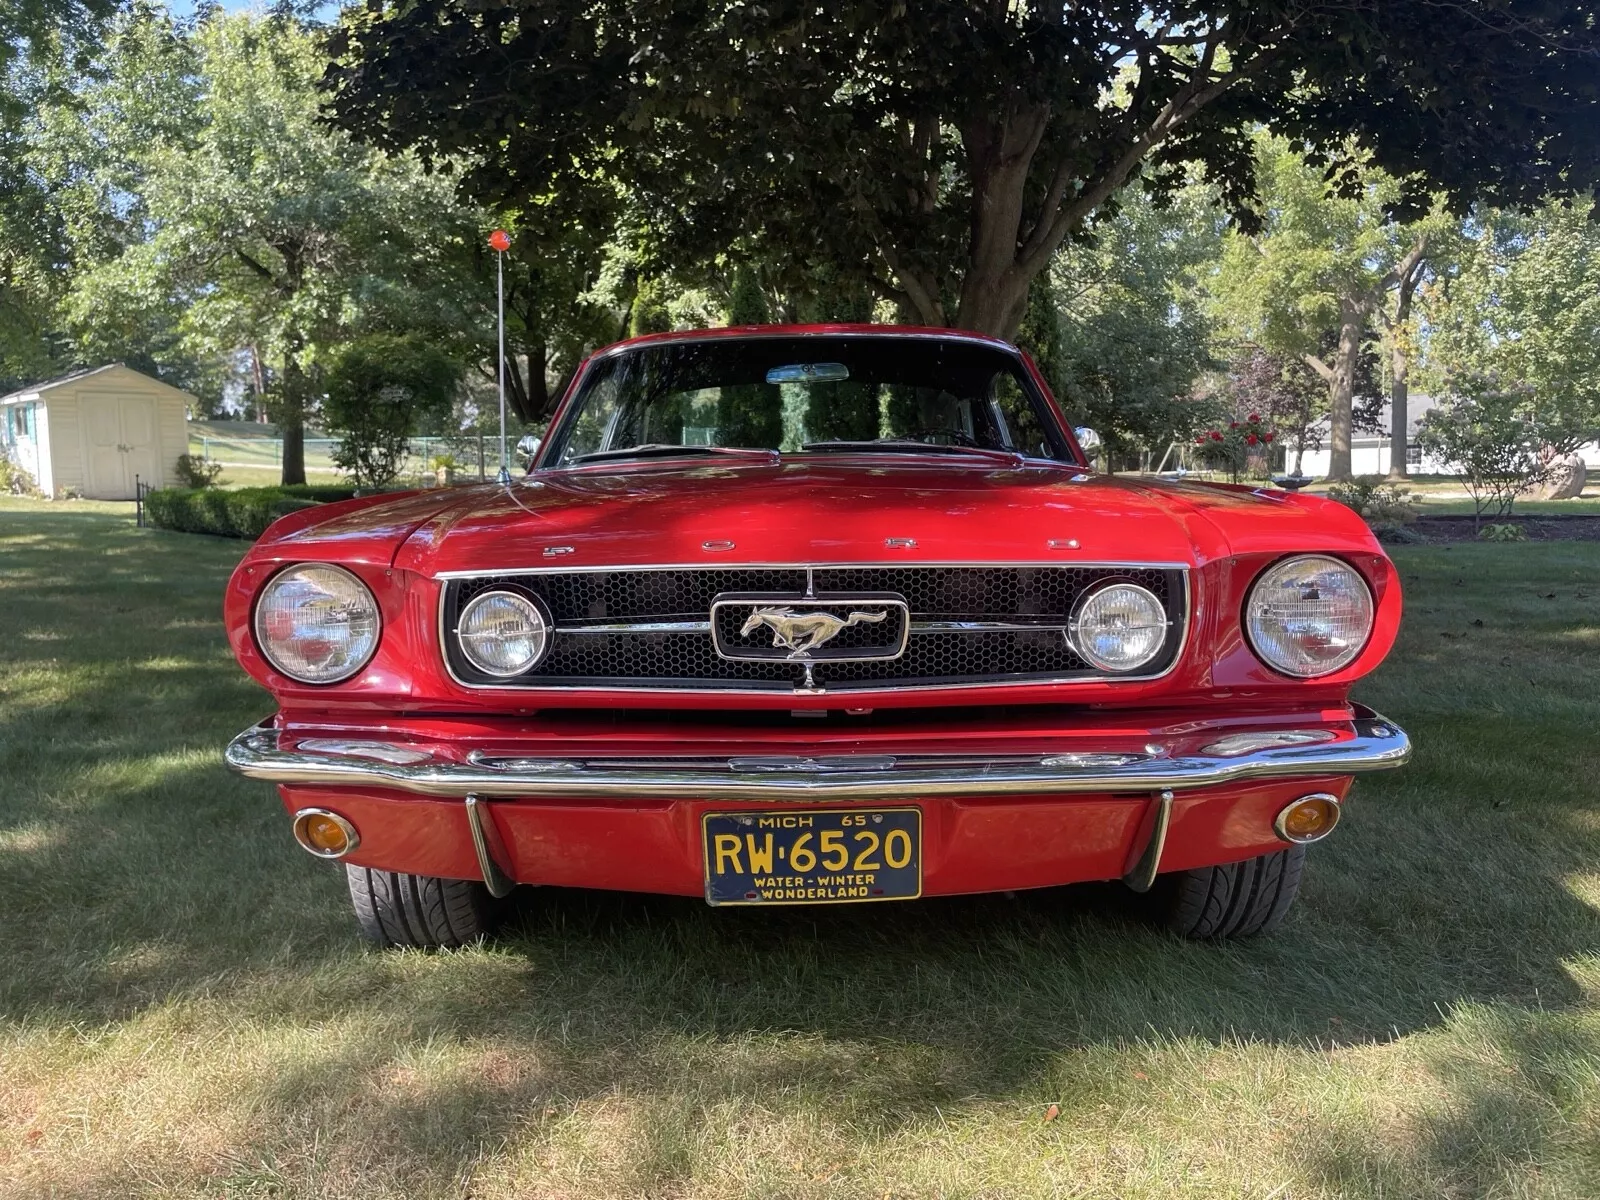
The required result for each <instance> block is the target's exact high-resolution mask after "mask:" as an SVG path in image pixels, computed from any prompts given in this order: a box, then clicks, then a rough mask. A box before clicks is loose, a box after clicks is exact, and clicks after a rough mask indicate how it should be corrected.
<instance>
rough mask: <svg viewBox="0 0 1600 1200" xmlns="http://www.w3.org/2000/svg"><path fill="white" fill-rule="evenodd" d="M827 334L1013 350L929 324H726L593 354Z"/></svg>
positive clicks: (649, 336) (651, 336)
mask: <svg viewBox="0 0 1600 1200" xmlns="http://www.w3.org/2000/svg"><path fill="white" fill-rule="evenodd" d="M826 334H855V335H857V336H863V335H865V336H869V337H872V336H876V337H925V338H943V339H946V340H950V341H963V342H978V343H981V344H983V345H986V346H993V347H995V348H996V349H998V350H1008V351H1011V352H1012V353H1016V349H1017V348H1016V347H1015V346H1013V345H1012V344H1011V343H1010V342H1008V341H1006V340H1005V339H1004V338H997V337H992V336H990V335H989V334H986V333H974V332H972V331H971V330H966V329H945V328H941V327H939V326H932V325H866V324H845V323H840V324H831V325H726V326H720V327H718V328H714V329H677V330H673V331H672V332H670V333H645V334H640V335H639V336H638V337H631V338H628V339H626V340H625V341H620V342H613V343H612V344H611V345H609V346H604V347H602V348H600V349H599V350H596V351H595V352H594V357H596V358H598V357H600V356H602V355H608V354H612V353H615V352H616V351H619V350H625V349H632V348H633V347H636V346H650V345H654V344H656V343H658V342H688V341H698V340H703V339H712V338H760V337H809V336H816V335H826Z"/></svg>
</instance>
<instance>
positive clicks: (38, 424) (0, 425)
mask: <svg viewBox="0 0 1600 1200" xmlns="http://www.w3.org/2000/svg"><path fill="white" fill-rule="evenodd" d="M193 403H194V397H193V396H191V395H190V394H189V393H188V392H185V391H182V390H180V389H178V388H175V387H173V386H172V385H170V384H166V383H162V382H161V381H160V380H159V379H153V378H151V377H150V376H149V375H146V374H144V373H143V372H142V371H135V370H134V369H133V368H131V367H125V366H123V365H122V364H121V363H111V364H110V365H108V366H104V367H96V368H95V369H94V370H91V371H78V372H76V373H74V374H72V375H63V376H62V377H61V378H60V379H52V380H50V381H49V382H48V383H39V384H35V385H34V386H32V387H27V388H23V389H22V390H21V391H17V392H12V393H11V394H10V395H9V396H0V443H3V444H4V445H5V447H6V449H7V450H8V451H9V453H10V456H11V459H12V461H13V462H15V463H16V464H17V465H18V466H20V467H21V468H22V469H23V470H24V471H27V472H28V474H30V475H32V476H33V478H34V480H35V482H37V483H38V485H39V490H40V491H42V492H44V494H45V495H47V496H61V495H65V494H66V493H67V491H68V490H69V489H75V490H76V491H77V492H78V493H80V494H81V495H83V496H86V497H88V498H89V499H92V500H132V499H133V487H134V479H135V478H136V477H137V479H138V480H139V481H140V482H142V483H146V484H149V485H150V486H151V487H164V486H167V485H169V484H173V483H176V482H177V475H176V471H177V461H178V456H179V455H180V454H187V453H188V452H189V415H188V407H189V405H191V404H193Z"/></svg>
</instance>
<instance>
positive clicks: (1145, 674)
mask: <svg viewBox="0 0 1600 1200" xmlns="http://www.w3.org/2000/svg"><path fill="white" fill-rule="evenodd" d="M1119 579H1126V580H1132V581H1134V582H1138V583H1141V584H1143V585H1144V586H1146V587H1149V588H1150V589H1151V590H1152V591H1154V592H1155V593H1156V595H1157V596H1159V597H1160V598H1161V600H1162V602H1163V605H1164V607H1165V608H1166V611H1167V615H1168V618H1169V620H1170V622H1171V625H1172V629H1173V631H1174V632H1173V633H1170V634H1169V635H1168V639H1167V646H1166V648H1165V649H1164V650H1163V651H1162V653H1161V654H1160V655H1159V656H1158V657H1157V658H1156V660H1155V661H1154V662H1152V663H1151V664H1150V665H1149V667H1148V668H1147V669H1145V670H1142V671H1140V672H1138V673H1136V674H1126V675H1118V674H1114V673H1108V672H1101V671H1097V670H1095V669H1094V668H1093V667H1091V666H1089V665H1088V664H1087V663H1086V662H1084V660H1083V659H1082V658H1080V657H1079V656H1078V655H1077V654H1076V653H1075V652H1074V651H1073V649H1072V648H1071V646H1070V645H1069V644H1068V641H1067V627H1068V616H1069V614H1070V612H1071V610H1072V607H1073V604H1074V603H1075V602H1076V600H1077V598H1078V597H1079V596H1081V595H1082V594H1083V593H1084V592H1085V591H1086V590H1087V589H1089V588H1091V587H1094V586H1097V585H1099V584H1102V583H1105V582H1109V581H1111V580H1119ZM438 580H439V582H440V584H441V590H440V597H439V613H438V622H439V623H438V633H439V641H440V646H441V648H442V650H443V654H444V659H445V665H446V669H447V670H448V672H449V674H450V676H451V678H452V679H453V680H455V682H456V683H458V684H460V685H462V686H463V687H468V688H474V689H486V688H495V689H501V690H509V691H525V690H529V689H540V690H561V691H574V690H582V691H616V690H621V691H636V692H661V693H683V692H701V693H707V692H714V693H718V694H728V693H732V694H746V695H750V694H759V695H767V696H781V695H786V694H798V695H814V694H817V693H824V692H825V693H829V694H833V693H850V692H862V691H882V690H885V689H893V690H896V691H899V690H933V689H950V688H971V687H985V688H987V687H996V686H1038V685H1041V684H1052V683H1071V682H1081V681H1088V680H1120V681H1127V682H1135V681H1146V680H1151V679H1158V678H1160V677H1162V676H1164V675H1166V674H1167V673H1169V672H1170V671H1171V670H1172V669H1173V667H1174V666H1176V664H1177V662H1178V659H1179V658H1180V657H1181V655H1182V653H1183V649H1184V646H1185V645H1186V643H1187V640H1188V631H1189V618H1190V613H1191V611H1192V607H1193V605H1192V597H1191V595H1190V582H1189V568H1188V566H1187V565H1186V564H1181V563H1124V562H1102V563H1071V564H1067V563H1061V562H1049V563H1039V562H1030V563H972V562H960V563H920V564H917V565H914V566H912V565H903V564H898V563H896V564H867V565H859V564H753V565H748V566H725V565H722V564H717V565H715V566H707V565H701V564H688V565H660V566H657V565H648V566H626V567H615V566H605V567H565V568H563V567H557V566H550V567H531V568H515V569H508V570H499V571H451V572H441V573H440V574H439V576H438ZM490 587H494V588H501V589H508V590H518V589H525V590H527V591H530V592H532V593H534V594H536V595H538V596H539V597H540V598H541V599H542V600H543V601H544V603H545V604H546V605H547V606H548V608H549V609H550V611H551V614H552V616H553V618H554V622H555V629H554V635H553V637H554V642H553V645H552V646H551V649H550V650H549V652H548V653H547V654H546V656H545V657H544V659H543V660H541V661H540V663H539V664H538V665H537V666H536V667H535V668H534V669H533V670H532V671H529V672H527V673H525V674H523V675H520V676H516V677H514V678H510V679H491V678H488V677H482V676H480V675H479V674H478V673H477V672H475V671H474V670H473V668H472V667H471V665H470V664H468V663H467V662H466V661H465V660H464V659H463V657H462V656H461V654H460V651H459V648H458V646H457V643H456V638H455V632H454V630H455V620H456V616H457V614H459V612H460V611H461V607H462V605H463V604H465V602H466V601H467V600H469V599H470V598H471V597H472V596H473V595H475V594H476V593H477V592H479V591H482V590H484V589H486V588H490ZM753 592H761V593H767V594H771V595H779V594H782V595H789V596H792V597H794V598H795V599H797V600H798V599H801V598H803V597H805V596H806V595H807V594H808V593H809V594H810V595H812V596H815V595H817V594H830V595H835V596H840V595H852V594H856V595H861V594H876V595H880V596H881V595H883V594H885V593H895V594H897V595H900V596H904V597H905V599H906V601H907V604H908V607H909V609H910V626H909V638H908V644H907V648H906V650H905V652H904V653H903V654H902V655H900V656H899V657H897V658H894V659H877V660H869V661H862V662H827V661H825V660H822V659H818V660H816V661H813V662H811V663H809V664H807V663H803V662H791V661H785V660H781V659H772V660H767V661H738V660H730V659H725V658H722V657H721V656H719V655H718V653H717V650H716V647H715V643H714V639H713V636H712V626H711V609H712V604H713V602H715V601H716V600H717V598H718V597H719V596H722V595H723V594H725V593H753Z"/></svg>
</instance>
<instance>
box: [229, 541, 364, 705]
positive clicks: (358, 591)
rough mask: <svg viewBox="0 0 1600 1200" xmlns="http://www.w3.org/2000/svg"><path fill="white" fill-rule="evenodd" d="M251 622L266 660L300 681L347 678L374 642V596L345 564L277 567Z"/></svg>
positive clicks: (357, 666)
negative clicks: (338, 565)
mask: <svg viewBox="0 0 1600 1200" xmlns="http://www.w3.org/2000/svg"><path fill="white" fill-rule="evenodd" d="M255 625H256V644H257V645H258V646H260V647H261V653H262V654H263V655H265V656H266V659H267V661H268V662H269V663H271V664H272V665H273V666H274V667H276V668H277V669H278V670H279V671H281V672H283V674H285V675H287V676H288V677H289V678H290V679H296V680H299V681H300V682H301V683H339V682H340V681H342V680H345V679H349V678H350V677H351V676H352V675H354V674H355V673H356V672H357V671H359V670H361V668H362V667H364V666H366V665H367V660H368V659H370V658H371V657H372V653H373V651H374V650H376V649H377V648H378V631H379V628H380V622H379V619H378V602H377V601H376V600H374V599H373V598H372V593H371V592H370V591H368V590H367V585H366V584H364V583H362V582H361V581H360V580H359V579H357V578H356V577H355V576H354V575H352V574H350V572H349V571H346V570H345V569H344V568H343V567H332V566H324V565H320V564H310V563H308V564H306V565H304V566H299V567H290V568H289V569H288V570H287V571H280V572H279V573H278V574H277V575H275V576H273V578H272V581H271V582H270V583H268V584H267V586H266V587H264V588H263V589H262V590H261V596H260V598H259V599H258V600H257V601H256V621H255Z"/></svg>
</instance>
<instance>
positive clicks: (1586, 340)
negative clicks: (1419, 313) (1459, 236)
mask: <svg viewBox="0 0 1600 1200" xmlns="http://www.w3.org/2000/svg"><path fill="white" fill-rule="evenodd" d="M1594 215H1595V213H1594V206H1593V204H1592V203H1590V204H1580V205H1574V206H1570V207H1569V206H1565V205H1561V204H1550V205H1546V206H1545V207H1544V208H1541V209H1540V210H1538V211H1537V212H1535V213H1532V214H1529V215H1525V216H1519V215H1514V214H1505V213H1491V214H1487V217H1486V219H1485V220H1484V221H1483V222H1482V223H1481V224H1480V225H1479V226H1478V227H1477V228H1476V229H1475V231H1474V232H1475V235H1476V236H1474V237H1473V238H1472V239H1471V240H1470V241H1468V242H1467V244H1466V245H1465V247H1464V249H1463V252H1462V255H1461V260H1460V263H1459V265H1458V267H1457V268H1456V269H1455V270H1453V271H1452V272H1450V273H1449V274H1448V275H1446V276H1445V277H1443V278H1442V279H1440V280H1439V281H1438V283H1437V284H1436V285H1435V286H1434V287H1432V288H1430V289H1428V291H1427V292H1426V293H1425V294H1424V297H1423V302H1424V306H1425V309H1426V312H1427V317H1428V326H1429V333H1428V339H1427V344H1426V350H1427V368H1428V375H1429V378H1430V381H1431V382H1432V384H1433V385H1434V386H1435V387H1440V386H1445V387H1447V386H1448V385H1449V380H1450V378H1451V377H1452V376H1461V375H1466V374H1478V375H1489V374H1493V375H1495V376H1497V377H1498V378H1500V379H1502V380H1511V381H1515V382H1516V383H1517V384H1518V385H1519V386H1521V387H1523V388H1526V389H1527V391H1528V392H1529V394H1530V396H1529V400H1528V405H1527V407H1528V411H1529V413H1530V415H1532V416H1533V417H1534V418H1536V419H1537V422H1538V426H1539V432H1540V436H1542V437H1543V438H1544V439H1545V444H1546V445H1547V446H1549V447H1550V448H1551V450H1552V451H1553V452H1554V453H1556V454H1568V453H1571V452H1572V451H1573V450H1574V449H1576V448H1577V447H1578V446H1580V445H1582V444H1583V443H1584V442H1587V441H1590V440H1592V439H1593V438H1594V437H1595V436H1596V434H1597V433H1600V225H1597V224H1596V222H1595V221H1594V220H1593V219H1592V218H1593V216H1594Z"/></svg>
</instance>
